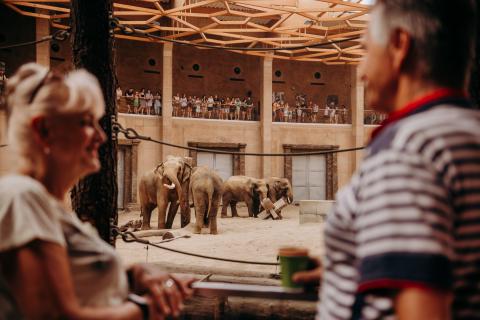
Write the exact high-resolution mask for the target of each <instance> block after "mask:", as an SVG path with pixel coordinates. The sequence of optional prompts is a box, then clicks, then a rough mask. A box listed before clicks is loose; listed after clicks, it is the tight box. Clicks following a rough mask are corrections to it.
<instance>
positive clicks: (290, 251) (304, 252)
mask: <svg viewBox="0 0 480 320" xmlns="http://www.w3.org/2000/svg"><path fill="white" fill-rule="evenodd" d="M278 255H279V256H283V257H304V256H308V249H307V248H302V247H282V248H280V249H279V250H278Z"/></svg>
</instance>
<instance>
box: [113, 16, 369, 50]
mask: <svg viewBox="0 0 480 320" xmlns="http://www.w3.org/2000/svg"><path fill="white" fill-rule="evenodd" d="M110 21H111V27H112V28H115V27H117V28H119V29H120V31H122V33H124V34H126V35H132V34H136V35H141V36H144V37H147V38H152V39H156V40H160V41H165V42H171V43H175V44H179V45H186V46H192V47H199V48H206V49H222V50H238V51H279V50H301V49H306V48H319V47H325V46H328V45H333V44H339V43H342V42H348V41H354V40H359V39H361V38H362V37H361V36H355V37H350V38H345V39H340V40H328V39H327V40H326V41H327V42H322V43H317V44H309V45H302V46H288V47H276V48H247V47H221V46H215V45H209V44H202V43H191V42H187V41H181V40H175V39H169V38H165V37H160V36H156V35H153V34H149V33H147V32H145V31H143V30H140V29H137V28H135V27H133V26H131V25H129V24H123V23H120V21H119V20H118V19H117V18H112V19H111V20H110Z"/></svg>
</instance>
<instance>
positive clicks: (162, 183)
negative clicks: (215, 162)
mask: <svg viewBox="0 0 480 320" xmlns="http://www.w3.org/2000/svg"><path fill="white" fill-rule="evenodd" d="M192 162H193V161H192V158H190V157H175V156H168V157H167V161H165V162H163V163H161V164H159V165H158V166H157V167H156V168H155V169H154V170H150V171H148V172H146V173H145V174H144V175H143V176H142V178H141V179H140V183H139V187H138V188H139V196H140V210H141V211H140V212H141V213H140V215H141V217H142V219H143V222H142V230H148V229H150V218H151V215H152V211H153V209H155V207H158V229H171V228H172V224H173V220H174V218H175V215H176V214H177V210H178V207H179V206H180V212H181V215H182V219H181V226H182V228H183V227H185V226H186V225H188V224H189V223H190V206H189V205H188V190H189V184H190V176H191V174H192ZM169 204H170V206H169V208H168V215H167V219H166V220H165V214H166V212H167V206H168V205H169Z"/></svg>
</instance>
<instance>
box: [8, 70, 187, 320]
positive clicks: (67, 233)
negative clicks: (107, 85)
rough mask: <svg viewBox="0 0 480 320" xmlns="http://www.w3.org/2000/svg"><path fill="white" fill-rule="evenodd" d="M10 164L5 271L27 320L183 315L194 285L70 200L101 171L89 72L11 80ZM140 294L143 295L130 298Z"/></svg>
mask: <svg viewBox="0 0 480 320" xmlns="http://www.w3.org/2000/svg"><path fill="white" fill-rule="evenodd" d="M6 102H7V110H8V114H9V127H8V141H9V148H10V150H11V154H12V156H13V159H14V161H12V163H13V164H14V167H13V168H12V171H11V173H10V174H8V175H6V176H4V177H2V178H1V179H0V230H1V232H0V266H1V268H0V272H1V274H0V276H1V277H2V278H4V279H6V281H7V285H8V289H9V291H10V292H11V293H12V296H13V297H14V298H15V300H16V302H17V305H18V308H19V309H20V311H21V313H22V314H23V316H24V317H25V318H27V319H132V320H133V319H163V317H164V316H166V315H170V314H173V315H178V314H179V312H180V309H181V305H182V301H183V299H185V298H186V297H187V296H189V295H190V294H191V290H190V289H189V288H188V284H189V281H187V280H182V279H179V278H176V277H174V276H172V275H168V274H166V273H162V272H160V271H159V270H157V269H155V268H153V267H148V266H145V265H134V266H133V267H131V268H130V269H129V271H127V270H126V269H125V267H124V265H123V264H122V262H121V261H120V257H119V256H118V253H117V252H116V251H115V250H114V249H113V248H112V247H111V246H110V245H108V244H107V243H105V242H104V241H103V240H101V239H100V237H99V236H98V234H97V232H96V230H94V229H93V227H91V226H90V225H89V224H86V223H82V222H81V221H80V220H79V219H78V218H77V216H76V215H75V214H74V213H73V212H71V211H70V210H69V209H68V208H67V207H66V206H65V205H64V202H63V201H64V199H65V197H66V196H67V194H68V191H69V190H70V189H71V188H72V187H73V186H74V184H75V183H76V182H77V181H78V180H79V179H80V178H82V177H84V176H86V175H88V174H91V173H94V172H96V171H98V170H99V169H100V161H99V159H98V148H99V146H100V145H101V144H102V143H103V142H104V141H105V139H106V137H105V133H104V132H103V131H102V129H101V128H100V127H99V124H98V121H99V119H100V117H102V116H103V114H104V100H103V97H102V93H101V90H100V86H99V84H98V81H97V80H96V79H95V77H93V76H92V75H91V74H89V73H88V72H87V71H85V70H78V71H73V72H71V73H69V74H68V75H67V76H65V77H63V76H61V75H58V74H55V73H53V72H51V71H49V70H48V69H46V68H45V67H43V66H40V65H38V64H35V63H29V64H26V65H24V66H22V67H21V68H20V69H19V70H18V71H17V72H16V73H15V75H14V76H13V77H12V78H11V79H10V80H9V81H8V83H7V89H6ZM131 293H136V294H138V295H131Z"/></svg>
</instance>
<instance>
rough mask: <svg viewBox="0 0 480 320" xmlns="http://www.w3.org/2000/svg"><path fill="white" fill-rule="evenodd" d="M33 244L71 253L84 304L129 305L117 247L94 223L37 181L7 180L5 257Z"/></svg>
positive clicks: (1, 226)
mask: <svg viewBox="0 0 480 320" xmlns="http://www.w3.org/2000/svg"><path fill="white" fill-rule="evenodd" d="M34 240H42V241H48V242H52V243H56V244H58V245H60V246H63V247H65V248H66V250H67V254H68V259H69V261H70V268H71V276H72V279H73V282H74V286H75V292H76V295H77V298H78V300H79V302H80V304H81V305H83V306H97V307H100V306H115V305H119V304H121V303H122V302H123V301H125V299H126V297H127V294H128V282H127V277H126V272H125V270H124V268H123V266H122V263H121V261H120V257H119V256H118V254H117V253H116V251H115V250H114V248H113V247H111V246H110V245H109V244H107V243H106V242H104V241H103V240H102V239H101V238H100V237H99V236H98V233H97V232H96V230H95V229H94V228H93V227H92V226H91V225H90V224H88V223H83V222H81V221H80V220H79V219H78V218H77V216H76V215H75V213H73V212H69V211H68V210H67V209H66V208H64V207H63V206H62V205H61V204H60V202H58V201H57V200H56V199H55V198H53V197H52V196H51V195H50V194H49V193H48V191H47V190H46V189H45V187H44V186H43V185H42V184H41V183H40V182H38V181H37V180H35V179H33V178H30V177H28V176H22V175H8V176H5V177H2V178H1V179H0V252H4V251H8V250H12V249H16V248H20V247H23V246H26V245H28V243H30V242H32V241H34Z"/></svg>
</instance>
